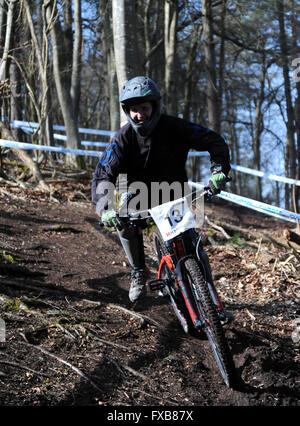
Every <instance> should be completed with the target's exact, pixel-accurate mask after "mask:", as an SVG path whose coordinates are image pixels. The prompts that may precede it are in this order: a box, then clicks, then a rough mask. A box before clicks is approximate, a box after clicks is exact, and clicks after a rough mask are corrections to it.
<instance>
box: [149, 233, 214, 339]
mask: <svg viewBox="0 0 300 426" xmlns="http://www.w3.org/2000/svg"><path fill="white" fill-rule="evenodd" d="M181 237H182V234H181V235H179V236H177V237H176V238H175V239H174V240H171V242H170V243H169V244H168V245H166V244H165V245H166V247H167V249H168V251H169V252H170V247H172V252H171V253H169V254H168V255H165V256H162V258H161V261H160V265H159V268H158V272H157V278H158V279H159V280H161V279H162V273H163V269H164V266H165V265H166V266H167V267H168V268H169V269H170V270H171V271H174V273H175V276H176V281H177V283H178V286H179V289H180V292H181V295H182V297H183V300H184V303H185V305H186V307H187V310H188V313H189V316H190V318H191V320H192V323H193V325H194V327H195V329H196V330H197V331H200V330H201V328H202V327H203V325H204V324H205V321H204V319H203V317H202V315H201V312H199V309H198V307H197V306H195V302H194V295H193V293H192V292H193V290H192V288H191V286H190V285H189V284H188V283H187V282H186V279H185V277H184V271H183V264H184V261H185V260H186V259H187V258H189V257H194V258H196V253H195V254H194V253H192V254H189V253H186V250H185V248H184V244H183V241H182V238H181ZM188 238H191V237H190V236H188ZM197 257H198V263H200V267H201V269H202V271H203V275H204V276H205V278H206V279H208V278H210V277H211V272H210V268H209V265H208V263H207V259H206V257H207V255H206V252H205V251H204V250H203V248H202V247H201V249H200V250H198V256H197ZM209 281H211V282H212V280H209ZM209 281H207V282H208V286H209V290H210V293H211V295H212V298H213V300H214V302H215V304H216V306H217V310H218V311H221V310H222V309H223V306H222V304H221V301H220V298H219V296H218V294H217V292H216V289H215V288H214V287H212V284H211V283H209ZM199 314H200V315H199Z"/></svg>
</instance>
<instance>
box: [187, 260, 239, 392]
mask: <svg viewBox="0 0 300 426" xmlns="http://www.w3.org/2000/svg"><path fill="white" fill-rule="evenodd" d="M185 269H186V272H187V275H188V277H189V279H190V280H191V283H192V284H194V288H195V290H196V291H195V292H194V295H195V300H196V302H197V306H198V307H199V311H200V312H201V313H202V315H203V316H204V318H205V322H206V324H205V325H204V331H205V333H206V335H207V338H208V341H209V343H210V345H211V347H212V350H213V354H214V356H215V359H216V361H217V364H218V367H219V369H220V371H221V374H222V376H223V379H224V381H225V383H226V384H227V386H229V387H233V386H234V384H235V374H236V373H235V366H234V362H233V359H232V355H231V352H230V349H229V346H228V343H227V339H226V337H225V334H224V330H223V327H222V324H221V322H220V319H219V316H218V313H217V309H216V306H215V304H214V302H213V300H212V298H211V295H210V292H209V289H208V286H207V283H206V282H205V280H204V277H203V275H202V272H201V269H200V267H199V265H198V263H197V261H196V259H193V258H189V259H187V260H186V261H185Z"/></svg>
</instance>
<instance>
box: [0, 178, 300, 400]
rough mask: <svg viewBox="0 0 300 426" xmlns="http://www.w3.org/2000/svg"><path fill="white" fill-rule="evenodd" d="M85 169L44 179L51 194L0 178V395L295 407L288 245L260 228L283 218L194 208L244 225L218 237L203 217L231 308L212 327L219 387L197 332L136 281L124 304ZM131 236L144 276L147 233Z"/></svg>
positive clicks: (123, 283) (277, 225)
mask: <svg viewBox="0 0 300 426" xmlns="http://www.w3.org/2000/svg"><path fill="white" fill-rule="evenodd" d="M89 182H90V180H89V179H86V180H80V181H78V180H77V181H72V180H71V179H69V180H63V179H61V180H59V179H58V180H57V181H56V182H52V187H53V188H54V189H55V190H56V191H55V192H54V193H53V194H52V196H51V197H49V196H48V195H45V194H43V193H41V192H37V191H31V190H24V189H20V188H19V187H15V186H4V185H2V191H1V193H0V318H1V319H2V340H5V341H2V343H0V405H1V406H70V405H71V406H101V405H103V406H117V405H119V406H174V407H176V406H181V407H182V406H298V405H299V394H300V393H299V392H300V374H299V372H300V368H299V343H298V340H299V339H298V337H297V336H298V335H299V333H298V335H297V318H298V319H299V318H300V310H299V299H300V295H299V286H300V279H299V265H300V263H299V258H297V256H296V255H295V253H294V252H292V251H289V250H286V249H284V248H281V247H280V246H278V245H276V244H272V243H269V244H267V243H266V242H265V241H264V239H263V238H262V235H266V234H268V235H272V236H273V237H274V238H275V237H278V236H280V235H281V234H282V231H283V229H284V228H286V227H292V226H293V225H292V224H291V225H289V224H288V223H286V222H284V221H280V220H277V219H274V218H271V217H268V216H265V215H261V214H259V213H255V212H253V211H251V210H247V209H240V208H237V207H234V206H233V205H231V204H229V203H220V202H215V203H213V204H210V205H209V206H207V207H206V210H205V212H206V214H207V217H208V218H209V220H211V221H213V222H214V223H215V224H218V225H219V226H222V224H226V223H231V224H235V225H237V226H241V227H243V228H244V229H249V230H251V231H253V232H255V234H257V238H256V239H255V238H252V239H251V240H249V239H248V240H247V239H246V238H245V237H244V236H243V235H241V234H239V233H232V234H231V235H230V237H231V238H230V239H228V238H225V236H222V233H221V232H218V231H216V230H213V229H212V228H209V226H208V225H207V224H206V225H205V232H206V233H207V235H208V236H209V237H210V243H208V244H207V246H206V249H207V251H208V253H209V256H210V260H211V266H212V270H213V273H214V278H215V284H216V286H217V288H218V290H219V292H220V295H221V297H222V300H223V302H225V305H226V308H227V309H228V310H230V311H231V312H233V314H234V315H235V321H234V322H233V323H232V324H230V325H228V326H226V336H227V338H228V342H229V345H230V347H231V350H232V353H233V357H234V361H235V364H236V368H237V371H238V374H239V376H240V378H241V385H240V387H239V389H237V390H233V389H229V388H227V387H226V385H225V384H224V383H223V381H222V378H221V376H220V374H219V372H218V370H217V368H216V364H215V361H214V358H213V356H212V353H211V350H210V347H209V345H208V342H207V341H206V340H205V339H197V338H195V337H191V336H187V335H185V333H184V332H183V331H182V330H181V328H180V326H179V324H178V323H177V322H176V319H175V316H174V314H173V312H172V309H171V308H170V307H169V305H168V304H167V302H166V300H165V299H162V298H160V297H157V296H156V295H154V294H153V293H152V294H150V293H149V292H148V295H147V298H146V299H145V301H144V303H143V304H142V305H141V306H140V307H139V308H138V309H137V310H136V311H133V310H132V306H131V303H130V301H129V299H128V286H129V270H128V266H127V264H126V258H125V256H124V254H123V251H122V249H121V247H120V244H119V242H118V239H117V238H116V233H115V232H113V231H110V230H107V229H102V230H101V229H100V228H99V227H98V219H97V217H96V215H95V213H94V212H93V210H92V207H91V204H90V201H89V199H90V194H89V192H90V184H89ZM74 187H76V188H77V189H76V191H77V192H75V191H74ZM212 244H213V245H212ZM145 248H146V253H147V265H148V267H149V270H150V271H151V274H152V276H153V277H155V267H156V264H155V260H154V257H153V253H152V249H151V237H150V236H149V235H146V236H145ZM3 324H5V339H3ZM298 331H299V328H298Z"/></svg>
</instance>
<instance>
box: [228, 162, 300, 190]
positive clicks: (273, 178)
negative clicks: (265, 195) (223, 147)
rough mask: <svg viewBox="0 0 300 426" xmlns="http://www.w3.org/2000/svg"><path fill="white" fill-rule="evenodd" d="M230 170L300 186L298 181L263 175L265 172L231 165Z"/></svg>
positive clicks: (270, 174)
mask: <svg viewBox="0 0 300 426" xmlns="http://www.w3.org/2000/svg"><path fill="white" fill-rule="evenodd" d="M231 168H232V169H233V170H236V171H238V172H242V173H248V174H250V175H253V176H259V177H261V178H267V179H272V180H277V181H279V182H284V183H288V184H290V185H298V186H300V180H297V179H291V178H287V177H283V176H277V175H273V174H272V173H265V172H261V171H260V170H254V169H249V168H248V167H244V166H237V165H235V164H231Z"/></svg>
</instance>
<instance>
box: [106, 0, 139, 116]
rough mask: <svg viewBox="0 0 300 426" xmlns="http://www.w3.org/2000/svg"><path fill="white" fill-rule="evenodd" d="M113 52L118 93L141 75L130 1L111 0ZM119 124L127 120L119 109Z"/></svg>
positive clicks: (133, 13)
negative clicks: (127, 83) (130, 80)
mask: <svg viewBox="0 0 300 426" xmlns="http://www.w3.org/2000/svg"><path fill="white" fill-rule="evenodd" d="M112 17H113V34H114V52H115V61H116V69H117V76H118V85H119V91H121V88H122V86H123V84H124V83H125V82H126V81H127V80H129V79H131V78H133V77H136V76H138V75H142V74H143V70H142V66H141V61H140V55H139V52H138V44H137V28H136V11H135V2H134V1H132V0H112ZM120 113H121V123H122V124H124V123H125V122H126V121H127V118H126V116H125V114H124V112H123V110H122V108H120Z"/></svg>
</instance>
